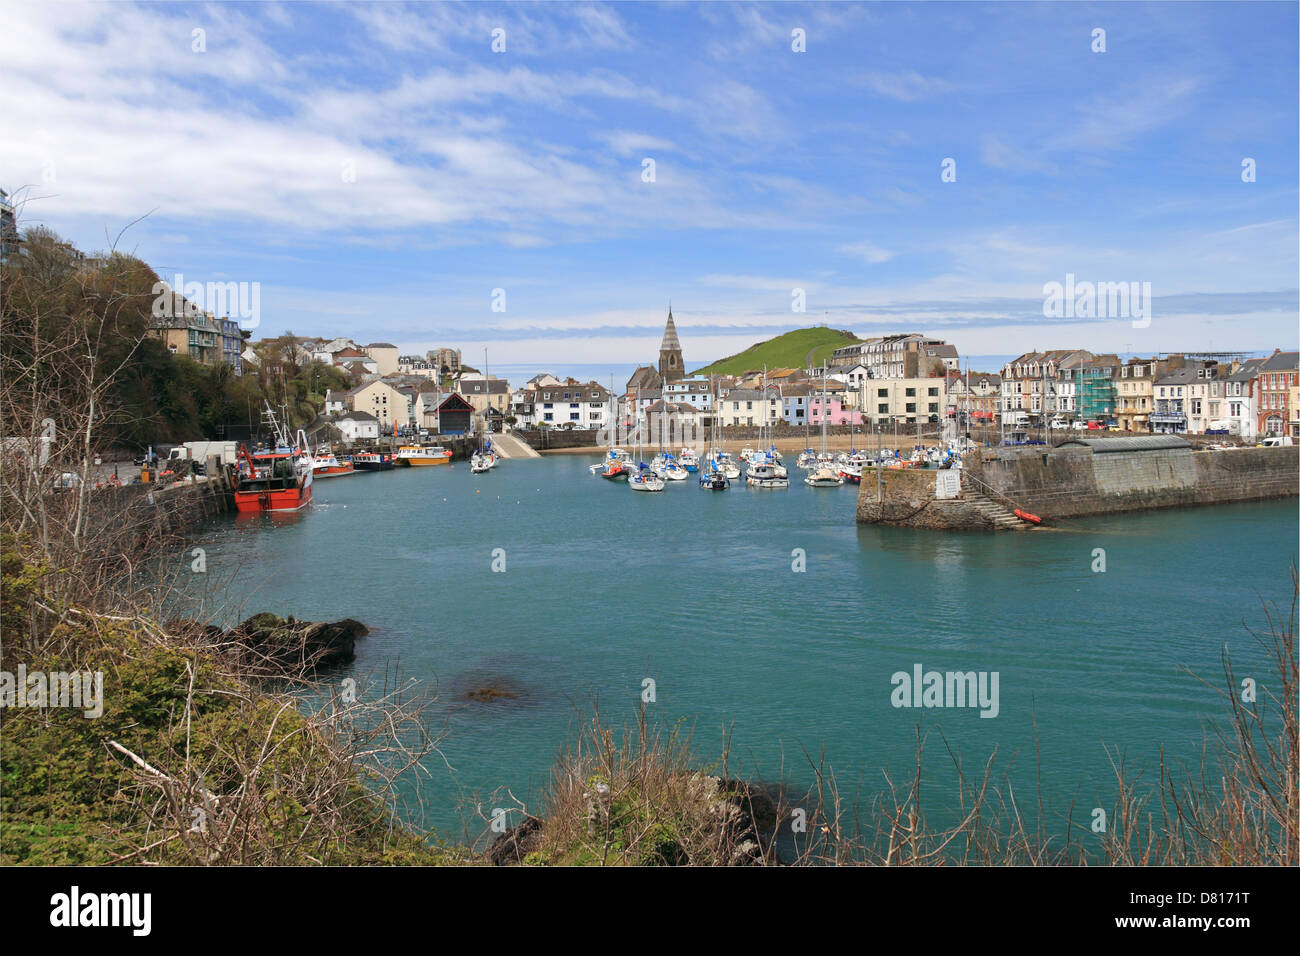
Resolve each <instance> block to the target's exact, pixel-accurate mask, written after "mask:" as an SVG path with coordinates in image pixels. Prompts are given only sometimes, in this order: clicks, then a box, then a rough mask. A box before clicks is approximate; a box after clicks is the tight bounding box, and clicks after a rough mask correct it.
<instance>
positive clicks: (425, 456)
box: [397, 445, 451, 468]
mask: <svg viewBox="0 0 1300 956" xmlns="http://www.w3.org/2000/svg"><path fill="white" fill-rule="evenodd" d="M397 463H398V464H399V465H406V466H408V467H417V468H418V467H425V466H429V465H449V464H451V452H449V451H448V450H447V449H445V448H443V447H442V446H441V445H403V446H402V447H401V448H399V449H397Z"/></svg>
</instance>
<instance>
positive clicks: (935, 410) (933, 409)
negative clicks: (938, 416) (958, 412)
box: [930, 402, 939, 412]
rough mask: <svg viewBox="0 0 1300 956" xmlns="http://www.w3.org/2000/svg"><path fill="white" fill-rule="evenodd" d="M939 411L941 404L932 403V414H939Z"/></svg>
mask: <svg viewBox="0 0 1300 956" xmlns="http://www.w3.org/2000/svg"><path fill="white" fill-rule="evenodd" d="M938 410H939V403H938V402H931V403H930V411H931V412H937V411H938Z"/></svg>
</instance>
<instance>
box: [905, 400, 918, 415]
mask: <svg viewBox="0 0 1300 956" xmlns="http://www.w3.org/2000/svg"><path fill="white" fill-rule="evenodd" d="M906 411H908V412H913V413H914V412H915V411H916V402H908V403H907V408H906Z"/></svg>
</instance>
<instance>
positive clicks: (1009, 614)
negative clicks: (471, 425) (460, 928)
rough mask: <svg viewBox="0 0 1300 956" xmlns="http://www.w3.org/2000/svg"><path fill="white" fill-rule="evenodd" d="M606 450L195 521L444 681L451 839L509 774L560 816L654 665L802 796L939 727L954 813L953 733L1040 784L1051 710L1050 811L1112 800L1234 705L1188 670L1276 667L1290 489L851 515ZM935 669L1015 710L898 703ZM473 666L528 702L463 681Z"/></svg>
mask: <svg viewBox="0 0 1300 956" xmlns="http://www.w3.org/2000/svg"><path fill="white" fill-rule="evenodd" d="M593 460H594V458H587V457H583V456H557V457H553V458H544V459H541V460H511V461H506V462H503V463H502V464H501V465H500V466H499V467H498V468H496V469H495V470H494V471H492V472H491V473H489V474H486V475H471V474H470V471H469V468H468V465H467V464H465V463H457V464H456V465H454V466H453V467H450V468H428V469H399V470H397V471H393V472H389V473H381V474H359V475H355V476H352V477H347V478H339V479H331V480H325V481H320V482H318V483H317V484H316V491H315V502H314V504H313V505H312V506H311V507H310V508H309V509H308V510H307V511H305V512H304V513H302V514H300V515H296V516H290V517H288V518H276V519H270V518H262V517H252V518H243V519H235V518H224V519H221V520H219V521H215V522H213V523H212V524H211V525H209V526H207V527H206V528H205V529H204V530H203V532H202V535H201V538H202V540H201V541H200V542H199V543H201V544H202V545H203V546H204V547H205V548H206V551H207V564H208V569H209V575H210V578H209V579H210V580H211V581H212V582H214V583H215V584H218V585H219V589H220V593H221V595H222V596H223V597H224V598H225V600H227V601H228V602H229V604H230V605H231V607H230V611H229V613H230V614H233V615H236V616H239V615H243V614H251V613H254V612H257V611H263V610H271V611H274V612H276V613H279V614H293V615H295V616H297V617H300V618H304V619H310V620H337V619H339V618H344V617H353V618H356V619H358V620H360V621H362V622H364V623H365V624H366V625H367V626H368V627H369V628H370V629H371V633H370V635H369V636H368V637H366V638H364V639H362V640H361V641H360V642H359V644H358V658H357V661H356V663H355V666H354V667H353V669H352V671H351V673H352V674H354V675H356V676H358V677H359V678H360V679H361V685H362V687H363V688H364V687H366V686H368V685H367V678H369V677H373V676H374V675H381V676H382V675H383V673H384V671H385V668H386V667H389V668H391V667H392V666H393V665H394V664H395V663H400V669H401V673H402V674H403V675H404V676H406V677H413V678H417V679H420V680H421V681H425V682H427V684H426V686H429V687H431V688H432V687H436V689H437V692H438V699H437V701H436V703H435V704H434V705H433V710H432V715H433V717H434V720H435V722H436V723H439V724H441V723H442V722H444V721H445V723H446V730H447V737H446V738H445V739H444V740H443V742H442V745H441V751H442V757H445V762H444V760H443V759H442V757H437V758H433V759H431V760H430V761H429V762H428V769H429V771H430V776H429V778H428V779H426V780H424V781H422V782H421V784H420V787H421V792H420V794H419V796H420V797H421V802H422V803H423V805H424V806H425V807H426V808H427V812H428V816H427V817H426V818H424V819H423V821H422V822H423V823H425V824H426V825H430V826H434V827H436V828H437V829H438V830H439V831H440V832H441V833H443V834H445V835H446V836H447V837H448V838H462V837H464V836H465V835H466V834H467V833H468V835H469V836H471V837H474V836H477V835H479V834H480V833H481V832H482V830H483V824H482V823H481V822H479V821H475V820H468V821H467V817H468V816H469V814H468V811H467V809H466V807H467V805H468V803H469V802H470V801H472V800H473V799H474V798H475V797H482V798H483V799H484V800H485V801H487V800H488V799H489V795H490V794H492V793H493V792H494V791H498V790H499V789H500V788H505V787H508V788H509V789H510V791H511V792H512V793H513V794H514V795H516V796H517V797H519V798H520V799H523V800H524V801H525V802H526V803H527V804H528V806H529V809H530V810H534V811H538V810H540V809H541V806H540V803H539V801H540V798H541V796H542V791H543V788H544V786H545V783H546V780H547V774H548V771H549V768H550V767H551V765H552V763H553V760H554V758H555V756H556V754H557V753H558V752H559V750H560V749H561V748H562V747H563V745H564V744H565V742H566V741H568V740H571V739H572V738H573V735H574V732H575V728H576V726H577V723H578V720H579V719H580V715H581V714H585V713H588V712H589V711H590V709H591V704H592V702H593V701H598V702H599V704H600V708H601V710H602V713H603V715H604V717H605V718H606V719H607V720H610V719H612V720H613V721H614V722H615V723H622V722H630V721H631V720H632V719H633V714H634V708H635V707H636V706H637V705H638V704H639V702H640V700H641V696H642V692H643V686H644V685H643V681H644V680H645V679H646V678H651V679H652V680H653V681H654V692H655V694H654V696H655V701H654V702H653V703H651V704H647V711H648V713H649V715H650V716H651V717H652V718H653V719H656V720H658V722H659V723H660V724H661V725H662V726H670V725H672V724H673V723H675V722H677V721H679V720H684V721H685V722H686V723H687V724H688V725H690V726H693V728H694V742H695V749H696V750H697V752H698V753H699V754H700V756H701V758H703V759H704V760H706V761H707V760H709V759H715V758H716V756H717V755H718V753H719V752H720V750H721V746H722V740H723V732H724V728H730V729H731V731H732V740H731V743H732V748H731V767H732V771H733V773H738V774H740V775H743V776H747V777H749V778H751V779H755V778H761V779H763V780H767V781H775V780H778V779H784V780H786V781H787V782H788V783H790V784H792V785H793V786H795V787H796V788H799V787H806V786H807V785H808V784H809V783H810V781H811V779H812V776H811V773H810V771H809V767H808V760H807V758H806V756H805V751H806V752H807V753H808V754H813V755H816V754H819V753H820V752H821V751H822V750H823V748H824V752H825V758H826V761H827V763H828V765H830V766H831V767H833V768H834V770H835V771H836V773H837V775H838V777H839V780H840V782H841V784H842V785H843V786H845V788H846V789H848V790H849V791H851V792H854V793H860V794H861V798H862V799H863V800H864V802H865V801H869V799H870V798H871V796H873V795H874V794H876V793H878V792H879V791H880V790H881V789H882V787H883V786H884V778H883V775H882V771H883V770H885V769H886V768H887V769H889V770H890V771H891V772H892V773H893V774H894V775H895V776H898V775H902V776H906V775H907V773H908V771H910V770H911V768H912V766H913V753H914V748H915V744H916V729H917V727H918V725H919V726H920V728H921V730H922V732H923V733H926V734H929V739H928V742H927V754H928V756H927V760H926V768H927V774H930V773H932V774H933V775H934V776H933V778H932V780H931V782H930V786H929V790H928V793H927V803H928V805H929V807H930V810H931V812H932V813H933V814H935V817H936V819H937V820H940V821H941V820H942V818H943V810H942V808H943V806H944V805H945V804H946V803H949V797H950V796H951V795H952V793H953V790H952V788H951V787H950V786H949V785H948V784H949V783H950V782H951V759H950V758H949V756H948V755H947V753H946V751H945V745H944V741H943V738H946V740H947V742H948V746H950V747H951V748H952V749H953V750H954V751H955V752H957V753H959V754H960V755H961V757H962V760H963V762H964V764H965V766H966V767H967V768H968V771H969V770H970V769H971V768H975V767H980V766H982V764H983V762H984V760H985V759H986V758H987V757H988V756H989V755H990V754H991V753H993V751H994V749H995V748H996V750H997V753H998V766H999V767H1000V768H1002V769H1003V770H1008V768H1009V771H1008V772H1009V773H1010V780H1011V781H1012V783H1013V785H1014V787H1015V792H1016V794H1017V799H1019V800H1021V801H1023V802H1024V803H1025V804H1026V805H1028V804H1033V803H1036V800H1035V799H1034V797H1035V796H1036V775H1037V768H1036V767H1035V761H1036V758H1035V753H1034V735H1035V730H1034V723H1035V720H1036V723H1037V738H1038V747H1039V756H1040V758H1041V776H1042V785H1043V798H1044V804H1045V806H1046V809H1047V816H1048V823H1047V828H1048V830H1049V831H1050V832H1061V831H1063V829H1064V826H1065V824H1064V817H1065V814H1066V812H1067V810H1068V808H1069V806H1070V804H1074V805H1075V807H1076V810H1075V813H1074V819H1075V822H1076V825H1077V824H1078V822H1079V821H1080V820H1081V819H1085V820H1086V817H1087V813H1086V811H1087V810H1088V809H1090V808H1092V807H1094V806H1102V807H1106V808H1110V807H1112V806H1113V805H1114V800H1115V785H1114V783H1115V782H1114V775H1113V772H1112V771H1111V767H1110V759H1109V758H1108V755H1107V748H1109V749H1110V751H1111V752H1112V754H1113V753H1114V752H1115V751H1117V750H1118V752H1120V753H1122V754H1123V755H1124V758H1125V762H1126V765H1127V766H1128V767H1129V769H1130V770H1133V769H1140V768H1145V769H1146V771H1147V777H1148V778H1150V777H1152V776H1153V775H1154V774H1155V771H1156V767H1157V760H1158V752H1159V748H1160V747H1161V745H1163V746H1164V747H1165V750H1166V753H1167V754H1169V755H1170V756H1172V757H1173V758H1175V759H1181V760H1184V761H1187V762H1188V763H1189V764H1191V763H1194V762H1195V761H1196V760H1197V759H1198V755H1199V748H1200V745H1201V741H1202V738H1203V735H1204V734H1205V733H1206V732H1208V731H1212V728H1213V726H1214V724H1215V722H1217V721H1219V720H1220V719H1221V717H1222V714H1223V707H1222V704H1221V701H1220V700H1219V698H1218V697H1217V695H1216V693H1215V691H1214V690H1212V689H1210V688H1207V687H1205V686H1204V685H1203V684H1201V683H1200V681H1199V680H1198V679H1197V678H1198V677H1202V678H1205V679H1206V680H1208V681H1210V682H1211V683H1215V684H1216V686H1217V685H1221V664H1220V653H1221V651H1222V650H1223V648H1224V647H1225V645H1226V646H1227V648H1228V649H1229V651H1230V653H1231V656H1232V661H1233V665H1234V667H1235V668H1236V670H1237V672H1238V674H1239V675H1247V676H1254V675H1258V677H1259V679H1260V683H1261V684H1264V685H1266V686H1267V685H1268V683H1269V681H1270V678H1271V675H1270V674H1268V673H1267V672H1266V671H1264V670H1262V661H1263V656H1262V654H1261V652H1260V649H1259V647H1258V645H1257V644H1256V643H1255V641H1254V639H1253V638H1252V637H1251V635H1250V634H1249V633H1248V632H1247V630H1246V628H1245V627H1243V622H1245V624H1247V625H1250V626H1252V627H1255V628H1263V627H1264V626H1265V622H1264V616H1263V612H1262V609H1261V603H1260V602H1261V599H1263V600H1268V601H1271V602H1277V603H1278V605H1279V606H1280V607H1281V609H1282V611H1283V614H1285V613H1286V610H1287V609H1289V604H1288V603H1286V602H1287V598H1288V594H1289V570H1288V569H1289V567H1290V565H1291V564H1292V563H1294V562H1295V561H1296V560H1297V554H1296V551H1297V543H1296V527H1297V506H1296V502H1295V500H1294V499H1292V500H1287V501H1280V502H1265V503H1258V504H1243V505H1230V506H1222V507H1213V508H1199V509H1188V510H1178V511H1164V512H1149V513H1143V514H1128V515H1122V516H1117V517H1114V518H1098V519H1090V520H1086V521H1077V522H1071V523H1070V524H1069V527H1068V528H1067V529H1066V530H1061V531H1055V532H1032V533H1024V534H1000V535H992V534H986V535H958V534H941V533H929V532H923V531H915V530H907V529H897V528H889V527H878V526H870V527H867V526H861V527H860V526H857V525H855V523H854V507H855V501H856V497H857V489H856V488H855V487H853V486H845V487H841V488H829V489H813V488H808V487H806V486H804V485H803V484H802V482H800V481H799V480H798V478H799V477H800V476H801V473H800V472H798V471H797V470H795V469H793V468H791V477H792V484H791V487H790V488H789V489H788V490H784V491H751V490H747V489H745V488H744V486H743V485H741V484H739V483H737V484H735V485H733V488H732V490H730V491H727V492H722V493H707V492H703V491H701V490H699V489H698V488H697V487H696V486H695V482H694V480H688V481H684V482H675V483H670V484H669V487H668V489H667V490H666V491H665V492H664V493H662V494H632V493H630V492H629V491H628V489H627V487H626V485H625V484H623V483H614V482H607V481H603V480H601V479H600V478H597V477H593V476H591V475H589V474H588V472H587V466H588V465H589V464H590V463H591V462H592V461H593ZM497 549H500V550H497ZM1097 549H1103V550H1104V560H1105V571H1104V572H1098V571H1095V570H1094V568H1095V567H1097V566H1098V553H1097ZM494 564H495V566H496V567H497V568H504V570H496V571H494V570H493V567H494ZM801 565H802V567H803V568H804V570H796V568H798V567H800V566H801ZM917 665H919V666H920V667H921V668H922V669H923V670H925V671H929V670H937V671H941V672H947V671H962V672H969V671H975V672H985V673H987V674H993V673H995V672H996V674H997V675H998V678H997V680H998V682H997V688H998V700H997V713H996V716H989V717H982V716H981V710H980V708H978V707H948V708H927V707H922V708H908V707H897V706H894V702H891V697H892V696H895V695H894V692H895V685H894V683H893V682H892V678H893V675H895V674H897V673H899V672H904V673H907V674H909V675H910V674H911V673H913V671H914V668H915V667H916V666H917ZM340 676H347V675H346V674H344V675H340ZM483 686H499V687H504V688H506V689H509V690H511V691H512V692H514V693H516V694H517V695H518V696H517V697H516V698H514V699H502V700H495V701H489V702H480V701H472V700H465V699H463V698H464V695H465V693H466V692H467V691H470V690H473V689H475V688H478V687H483ZM988 710H989V709H988V708H985V712H986V713H987V712H988ZM940 733H942V735H943V738H941V737H940V736H939V735H940ZM1031 795H1032V796H1031ZM952 802H955V800H954V801H952ZM491 805H498V804H491ZM1078 808H1085V809H1084V811H1080V810H1079V809H1078ZM1031 818H1032V814H1031Z"/></svg>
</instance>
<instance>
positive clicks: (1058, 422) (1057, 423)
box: [1047, 418, 1070, 428]
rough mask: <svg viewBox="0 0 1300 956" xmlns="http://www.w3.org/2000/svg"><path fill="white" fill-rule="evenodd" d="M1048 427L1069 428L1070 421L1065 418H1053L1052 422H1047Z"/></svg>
mask: <svg viewBox="0 0 1300 956" xmlns="http://www.w3.org/2000/svg"><path fill="white" fill-rule="evenodd" d="M1047 427H1048V428H1069V427H1070V423H1069V422H1067V421H1066V420H1065V419H1064V418H1053V419H1052V420H1051V421H1050V422H1048V423H1047Z"/></svg>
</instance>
